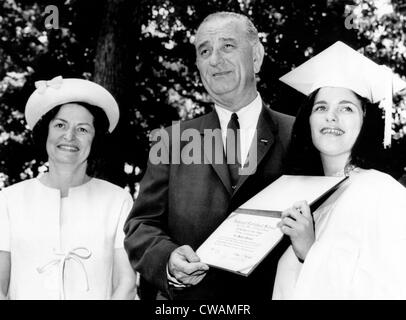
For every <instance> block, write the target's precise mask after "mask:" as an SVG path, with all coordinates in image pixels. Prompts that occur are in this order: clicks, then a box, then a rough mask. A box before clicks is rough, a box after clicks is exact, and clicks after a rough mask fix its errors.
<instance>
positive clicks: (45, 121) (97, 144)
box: [32, 101, 109, 170]
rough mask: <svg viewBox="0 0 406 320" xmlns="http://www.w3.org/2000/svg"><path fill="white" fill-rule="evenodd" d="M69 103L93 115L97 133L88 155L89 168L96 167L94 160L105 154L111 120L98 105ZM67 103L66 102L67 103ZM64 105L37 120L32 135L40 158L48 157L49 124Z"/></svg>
mask: <svg viewBox="0 0 406 320" xmlns="http://www.w3.org/2000/svg"><path fill="white" fill-rule="evenodd" d="M69 103H75V104H78V105H80V106H82V107H84V108H85V109H86V110H88V111H89V112H90V113H91V115H92V116H93V126H94V128H95V135H94V138H93V141H92V146H91V149H90V154H89V157H88V159H87V160H88V168H89V167H90V168H92V170H93V167H94V162H95V161H96V160H97V159H98V158H100V157H101V156H102V154H103V152H102V151H103V146H104V144H105V139H106V138H107V136H108V134H109V132H108V128H109V121H108V119H107V116H106V114H105V112H104V111H103V109H101V108H99V107H96V106H94V105H91V104H88V103H84V102H76V101H72V102H69ZM65 104H66V103H65ZM62 106H63V105H59V106H56V107H54V108H52V109H51V110H50V111H48V112H47V113H46V114H44V115H43V116H42V117H41V119H40V120H39V121H38V122H37V124H36V125H35V126H34V129H33V130H32V136H33V140H34V144H35V148H36V151H37V155H38V158H39V160H41V161H46V160H47V159H48V154H47V151H46V142H47V138H48V130H49V124H50V122H51V121H52V119H54V118H55V116H56V115H57V113H58V112H59V110H60V109H61V107H62Z"/></svg>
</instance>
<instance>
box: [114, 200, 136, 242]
mask: <svg viewBox="0 0 406 320" xmlns="http://www.w3.org/2000/svg"><path fill="white" fill-rule="evenodd" d="M133 202H134V201H133V199H132V198H131V195H130V194H127V195H126V197H125V198H124V201H123V203H122V206H121V212H120V216H119V220H118V224H117V230H116V239H115V240H114V248H115V249H120V248H124V237H125V233H124V223H125V221H126V220H127V217H128V214H129V213H130V210H131V208H132V206H133Z"/></svg>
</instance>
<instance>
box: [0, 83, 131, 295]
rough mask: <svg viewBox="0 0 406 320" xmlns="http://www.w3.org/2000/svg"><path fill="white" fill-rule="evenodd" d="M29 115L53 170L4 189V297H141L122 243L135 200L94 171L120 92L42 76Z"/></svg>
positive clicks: (0, 226) (0, 214)
mask: <svg viewBox="0 0 406 320" xmlns="http://www.w3.org/2000/svg"><path fill="white" fill-rule="evenodd" d="M36 87H37V89H36V90H35V91H34V93H33V94H32V95H31V96H30V98H29V100H28V102H27V105H26V109H25V116H26V119H27V123H28V125H29V126H30V127H31V128H32V129H33V136H34V140H35V142H36V143H37V144H38V145H39V147H40V148H42V149H43V150H44V152H46V157H47V159H48V162H49V171H48V172H47V173H45V174H43V175H41V176H39V177H37V178H34V179H30V180H26V181H23V182H20V183H17V184H14V185H12V186H10V187H8V188H5V189H3V190H2V191H1V192H0V298H9V299H134V297H135V294H136V291H135V289H136V288H135V282H136V279H135V278H136V277H135V274H134V272H133V270H132V268H131V266H130V263H129V261H128V257H127V254H126V252H125V251H124V248H123V239H124V232H123V224H124V221H125V219H126V217H127V215H128V212H129V211H130V209H131V206H132V203H133V200H132V198H131V196H130V194H129V193H127V192H126V191H125V190H123V189H122V188H120V187H118V186H116V185H113V184H111V183H109V182H107V181H104V180H100V179H96V178H92V177H90V176H88V175H87V173H86V170H87V166H88V159H89V157H92V156H94V154H95V153H96V152H97V150H96V149H97V148H98V147H99V145H98V144H100V141H101V139H102V138H103V136H104V135H105V134H107V133H108V132H111V131H112V130H113V129H114V128H115V126H116V124H117V122H118V118H119V109H118V106H117V103H116V101H115V100H114V98H113V96H112V95H111V94H110V93H109V92H108V91H107V90H105V89H104V88H103V87H101V86H100V85H98V84H96V83H94V82H90V81H87V80H82V79H62V77H57V78H54V79H52V80H51V81H39V82H37V83H36Z"/></svg>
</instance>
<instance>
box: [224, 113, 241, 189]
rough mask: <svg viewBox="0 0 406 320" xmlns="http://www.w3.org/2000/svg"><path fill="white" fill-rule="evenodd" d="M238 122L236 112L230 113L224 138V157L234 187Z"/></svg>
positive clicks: (238, 133)
mask: <svg viewBox="0 0 406 320" xmlns="http://www.w3.org/2000/svg"><path fill="white" fill-rule="evenodd" d="M239 129H240V124H239V123H238V116H237V114H236V113H233V114H232V115H231V119H230V121H229V122H228V125H227V138H226V158H227V164H228V170H229V172H230V178H231V184H232V188H233V189H235V187H236V185H237V183H238V179H239V178H240V177H239V175H238V169H239V166H240V165H239V164H240V132H239Z"/></svg>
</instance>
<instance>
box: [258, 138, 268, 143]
mask: <svg viewBox="0 0 406 320" xmlns="http://www.w3.org/2000/svg"><path fill="white" fill-rule="evenodd" d="M260 141H261V142H262V143H268V140H266V139H261V140H260Z"/></svg>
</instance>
